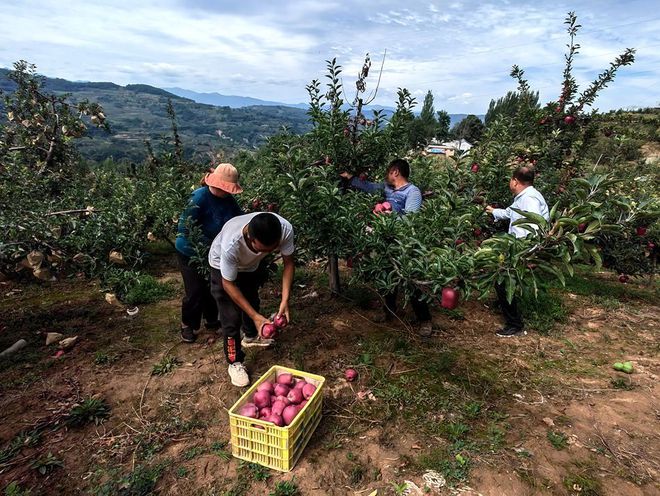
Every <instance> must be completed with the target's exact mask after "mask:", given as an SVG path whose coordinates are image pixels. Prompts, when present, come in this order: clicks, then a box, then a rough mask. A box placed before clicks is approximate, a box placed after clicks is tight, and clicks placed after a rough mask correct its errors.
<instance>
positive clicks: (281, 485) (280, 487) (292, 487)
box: [268, 477, 300, 496]
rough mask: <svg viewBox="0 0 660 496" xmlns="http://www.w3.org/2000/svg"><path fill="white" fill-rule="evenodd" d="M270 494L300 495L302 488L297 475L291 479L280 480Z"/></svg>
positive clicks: (271, 495)
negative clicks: (299, 486) (296, 479)
mask: <svg viewBox="0 0 660 496" xmlns="http://www.w3.org/2000/svg"><path fill="white" fill-rule="evenodd" d="M268 496H300V489H298V486H297V485H296V482H295V477H294V478H293V479H291V480H290V481H280V482H278V483H277V484H275V487H274V489H273V491H271V492H270V493H269V495H268Z"/></svg>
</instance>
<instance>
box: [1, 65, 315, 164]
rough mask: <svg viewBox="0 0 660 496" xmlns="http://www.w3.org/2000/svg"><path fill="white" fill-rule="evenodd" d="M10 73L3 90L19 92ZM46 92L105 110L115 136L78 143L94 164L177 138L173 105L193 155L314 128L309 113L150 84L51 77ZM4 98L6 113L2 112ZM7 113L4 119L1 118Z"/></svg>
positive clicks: (96, 135)
mask: <svg viewBox="0 0 660 496" xmlns="http://www.w3.org/2000/svg"><path fill="white" fill-rule="evenodd" d="M8 73H9V71H8V70H6V69H0V90H1V91H3V92H5V93H11V92H12V91H14V83H13V82H11V81H10V80H9V79H7V75H8ZM44 86H45V89H46V91H48V92H52V93H70V94H71V101H72V102H77V101H80V100H83V99H88V100H90V101H93V102H98V103H99V104H100V105H102V106H103V109H104V111H105V115H106V116H107V118H108V122H109V124H110V127H111V129H112V132H111V134H108V133H106V132H105V131H102V130H99V129H97V128H95V127H90V128H89V136H88V137H87V138H83V139H80V140H78V147H79V149H80V151H81V153H82V154H83V156H84V157H85V158H87V159H89V160H93V161H96V162H101V161H103V160H105V159H107V158H113V159H115V160H118V159H122V160H128V161H133V162H141V161H143V160H144V158H145V156H146V148H145V143H144V142H145V141H146V140H149V141H151V142H152V144H153V146H154V148H155V149H156V150H158V149H159V147H160V146H162V145H164V144H166V143H167V142H169V141H171V139H172V125H171V122H170V119H169V116H168V115H167V102H168V100H171V101H172V106H173V108H174V111H175V113H176V117H177V126H178V130H179V134H180V136H181V139H182V141H183V145H184V150H185V152H186V153H187V155H189V156H197V157H203V158H200V160H202V159H203V160H204V161H207V160H208V158H207V157H206V155H207V154H208V152H210V151H213V150H215V151H217V150H223V151H225V152H226V153H232V152H234V151H236V150H238V149H242V148H256V147H259V146H260V145H261V144H263V143H264V142H265V140H266V138H267V137H269V136H272V135H274V134H276V133H278V132H280V131H281V130H282V128H283V126H286V127H287V128H288V129H289V130H290V131H291V132H293V133H297V134H302V133H305V132H307V131H309V130H310V129H311V124H310V122H309V117H308V116H307V113H306V112H305V110H302V109H299V108H292V107H285V106H274V105H260V106H249V107H241V108H229V107H228V106H222V107H220V106H213V105H205V104H200V103H197V102H195V101H193V100H192V99H189V98H184V97H181V96H179V95H175V94H173V93H170V92H168V91H166V90H163V89H161V88H156V87H153V86H149V85H145V84H129V85H127V86H120V85H118V84H115V83H107V82H73V81H67V80H65V79H58V78H45V85H44ZM2 106H3V105H2V101H1V99H0V110H2ZM2 118H4V115H2V116H0V119H2Z"/></svg>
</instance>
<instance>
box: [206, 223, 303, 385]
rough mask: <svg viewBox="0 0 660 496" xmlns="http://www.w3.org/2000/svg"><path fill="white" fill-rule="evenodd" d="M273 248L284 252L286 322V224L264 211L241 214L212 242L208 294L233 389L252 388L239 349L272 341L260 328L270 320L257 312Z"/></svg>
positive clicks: (289, 267)
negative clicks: (216, 316) (214, 306)
mask: <svg viewBox="0 0 660 496" xmlns="http://www.w3.org/2000/svg"><path fill="white" fill-rule="evenodd" d="M276 250H277V251H279V252H280V253H281V254H282V261H283V263H284V271H283V274H282V301H281V302H280V307H279V310H278V312H277V315H284V316H285V317H286V319H287V321H290V317H289V295H290V293H291V284H292V283H293V273H294V261H293V251H294V244H293V227H292V226H291V224H290V223H289V221H287V220H286V219H285V218H283V217H281V216H279V215H277V214H273V213H265V212H255V213H251V214H247V215H239V216H238V217H234V218H233V219H231V220H229V221H227V222H226V223H225V225H224V227H223V228H222V231H220V234H218V235H217V236H216V237H215V239H214V240H213V243H211V249H210V250H209V265H210V266H211V294H212V295H213V297H214V298H215V301H216V302H217V304H218V310H219V314H220V322H221V325H222V332H223V336H224V349H225V356H226V358H227V362H229V370H228V371H229V377H230V378H231V383H232V384H233V385H234V386H239V387H245V386H247V385H249V384H250V378H249V377H248V373H247V370H246V368H245V365H243V360H244V358H245V354H244V353H243V349H242V348H243V347H247V346H268V345H269V344H271V343H272V340H267V339H263V338H262V337H261V336H260V333H261V329H262V327H263V326H264V324H266V323H271V322H270V320H268V319H267V318H266V317H264V316H263V315H261V313H259V306H260V301H259V288H260V287H261V286H263V284H264V283H265V282H266V279H267V278H268V274H267V267H266V264H265V262H264V258H265V257H266V256H267V255H268V254H269V253H271V252H273V251H276ZM241 329H242V330H243V334H244V337H243V339H241Z"/></svg>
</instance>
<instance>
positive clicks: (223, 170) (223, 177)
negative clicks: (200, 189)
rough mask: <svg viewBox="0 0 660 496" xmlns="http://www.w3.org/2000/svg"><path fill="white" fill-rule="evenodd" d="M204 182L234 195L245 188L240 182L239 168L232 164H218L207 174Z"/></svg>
mask: <svg viewBox="0 0 660 496" xmlns="http://www.w3.org/2000/svg"><path fill="white" fill-rule="evenodd" d="M204 182H205V183H206V184H207V185H208V186H213V187H214V188H219V189H221V190H222V191H226V192H227V193H231V194H232V195H236V194H238V193H242V192H243V188H241V185H240V184H238V170H237V169H236V167H234V166H233V165H231V164H218V166H217V167H216V168H215V169H214V170H213V171H212V172H210V173H208V174H206V177H204Z"/></svg>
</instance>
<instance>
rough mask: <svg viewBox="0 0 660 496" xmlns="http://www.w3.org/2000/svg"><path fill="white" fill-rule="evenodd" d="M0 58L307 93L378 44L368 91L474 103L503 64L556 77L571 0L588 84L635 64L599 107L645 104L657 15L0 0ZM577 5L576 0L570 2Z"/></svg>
mask: <svg viewBox="0 0 660 496" xmlns="http://www.w3.org/2000/svg"><path fill="white" fill-rule="evenodd" d="M3 3H4V4H5V5H3V17H4V18H5V19H6V21H5V22H4V23H3V30H2V32H0V47H2V48H0V66H6V67H7V66H10V65H11V63H12V62H14V61H16V60H18V59H21V58H23V59H27V60H29V61H30V62H33V63H35V64H37V66H38V69H39V70H40V71H41V72H42V73H44V74H46V75H49V76H54V77H55V76H56V77H64V78H67V79H72V80H105V81H108V80H110V81H114V82H117V83H119V84H127V83H146V84H152V85H155V86H159V85H160V86H168V85H171V83H172V82H173V81H176V85H178V86H181V87H184V88H188V89H192V90H196V91H217V92H220V93H226V94H240V95H246V96H253V97H258V98H263V99H267V100H276V101H284V102H292V103H293V102H301V101H306V100H307V94H306V91H305V85H306V84H307V83H308V82H309V81H311V80H312V79H320V80H321V81H322V82H323V79H324V78H323V76H324V74H325V65H326V64H325V61H326V60H327V59H331V58H333V57H335V56H336V57H337V58H338V62H339V63H340V64H341V65H342V66H343V67H344V73H343V77H344V82H345V83H346V84H347V94H348V97H349V98H352V96H353V82H354V78H355V75H356V74H357V73H358V71H359V70H360V67H361V66H362V61H363V57H364V54H365V52H369V53H370V54H371V56H372V61H373V65H372V70H371V75H372V77H371V78H370V80H369V81H368V87H369V88H370V89H372V88H374V87H375V84H376V78H377V76H378V70H379V68H380V62H381V57H382V54H383V52H384V51H385V50H387V57H386V60H385V68H384V71H383V74H382V80H381V86H380V90H379V93H378V99H377V102H378V103H380V104H383V105H390V106H393V105H394V103H395V97H396V91H397V88H398V87H407V88H408V89H409V90H410V91H411V92H412V93H413V94H414V95H417V96H419V100H420V101H421V100H422V99H423V97H424V95H425V94H426V92H427V91H428V90H432V91H433V93H434V96H435V106H436V108H438V109H439V108H445V109H447V110H448V111H450V112H456V113H458V112H461V113H463V112H470V113H483V112H484V111H485V109H486V107H487V105H488V102H489V101H490V99H491V98H497V97H499V96H502V95H503V94H504V93H506V91H509V90H512V89H515V87H516V82H515V81H514V80H513V79H511V78H510V77H509V76H508V74H509V71H510V69H511V66H512V65H513V64H518V65H520V66H521V67H522V68H523V69H525V70H526V75H527V77H528V78H529V81H530V84H531V85H532V87H533V88H535V89H539V90H540V92H541V98H542V99H552V98H556V96H557V94H558V92H559V88H560V87H561V78H562V70H563V64H564V62H563V53H564V50H565V46H564V45H565V43H566V42H567V37H566V35H565V27H564V25H563V20H564V15H565V14H564V13H562V12H563V11H567V10H569V9H573V10H576V12H577V14H578V17H579V22H580V23H581V24H583V26H584V27H583V29H582V30H581V31H580V34H579V36H578V42H579V43H580V44H581V45H582V48H581V50H580V54H579V55H578V56H577V57H576V62H575V68H576V77H577V78H578V81H579V82H580V83H581V84H584V85H586V84H588V83H589V82H590V81H592V80H593V79H594V78H595V77H596V76H597V75H598V73H599V72H601V71H602V70H604V69H606V68H607V66H608V65H609V63H610V62H611V61H612V60H613V59H614V57H615V56H616V55H617V54H619V53H621V52H622V51H623V49H624V48H625V47H628V46H631V47H635V46H637V47H640V50H639V52H638V56H637V62H636V63H635V64H634V65H633V66H632V67H627V68H624V69H622V70H621V71H620V74H619V76H618V81H615V82H614V83H613V84H612V85H610V87H608V88H607V89H606V90H605V91H604V92H603V93H602V96H601V97H600V98H599V100H597V102H596V106H598V107H600V108H601V109H606V108H611V107H618V106H624V107H625V106H632V105H635V104H647V105H648V104H655V103H657V101H659V100H660V89H658V87H657V85H654V84H653V81H657V80H658V79H659V76H660V56H659V55H658V54H659V53H660V50H659V48H660V21H658V20H657V19H654V18H652V17H649V12H654V11H655V10H654V9H653V7H654V2H652V1H651V0H631V1H629V2H625V3H624V2H609V1H608V2H602V1H596V0H590V1H586V0H582V1H580V2H577V5H570V6H567V5H565V6H563V7H557V6H556V5H554V4H553V5H550V4H547V5H546V3H545V2H532V1H531V0H512V1H505V2H501V1H500V2H490V3H484V2H480V1H477V0H466V1H462V2H453V3H451V4H449V5H447V4H442V3H440V2H432V3H429V2H428V1H424V2H422V1H419V0H411V1H408V2H406V3H405V4H403V5H402V4H401V3H400V2H399V1H398V0H397V1H394V0H382V1H380V2H375V1H368V2H359V3H358V2H347V1H344V2H340V1H329V2H318V1H315V0H305V1H300V0H298V1H293V0H292V1H287V2H261V1H256V0H243V1H242V2H231V3H230V2H228V1H226V0H223V1H219V0H186V1H183V0H167V1H162V0H160V1H157V0H144V1H141V2H129V1H128V0H117V1H114V2H109V1H104V2H84V1H82V0H70V1H69V2H66V3H61V2H55V1H54V0H52V1H43V0H42V1H39V0H22V1H19V0H8V1H5V2H3ZM573 3H575V2H573Z"/></svg>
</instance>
